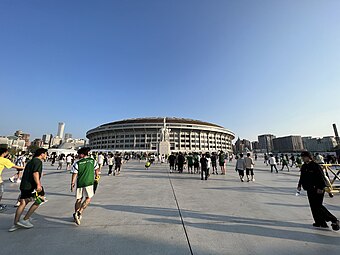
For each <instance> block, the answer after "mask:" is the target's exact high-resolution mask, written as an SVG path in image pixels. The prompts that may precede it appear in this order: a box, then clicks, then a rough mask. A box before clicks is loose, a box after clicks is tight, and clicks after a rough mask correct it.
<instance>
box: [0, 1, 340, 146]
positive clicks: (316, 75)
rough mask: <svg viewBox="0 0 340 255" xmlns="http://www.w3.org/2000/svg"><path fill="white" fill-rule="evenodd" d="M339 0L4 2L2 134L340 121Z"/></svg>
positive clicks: (328, 131) (312, 128)
mask: <svg viewBox="0 0 340 255" xmlns="http://www.w3.org/2000/svg"><path fill="white" fill-rule="evenodd" d="M339 13H340V1H337V0H334V1H313V0H308V1H304V0H300V1H295V0H287V1H283V0H282V1H273V0H269V1H265V0H241V1H236V0H235V1H227V0H178V1H176V0H168V1H165V0H164V1H159V0H135V1H133V0H125V1H123V0H121V1H113V0H112V1H104V0H101V1H87V0H79V1H75V0H73V1H64V0H58V1H52V0H51V1H42V0H40V1H33V0H32V1H13V0H2V1H1V2H0V41H1V47H0V88H1V103H2V105H3V108H2V111H1V121H0V134H1V135H8V134H12V133H13V132H14V131H15V130H17V129H22V130H24V131H26V132H29V133H31V134H32V136H33V138H35V137H40V136H41V135H42V134H43V133H56V131H57V123H58V122H59V121H64V122H66V132H70V133H73V135H74V136H77V137H84V135H85V132H86V131H87V130H89V129H90V128H93V127H96V126H98V125H100V124H103V123H106V122H110V121H113V120H120V119H125V118H133V117H144V116H176V117H187V118H194V119H201V120H205V121H211V122H214V123H217V124H220V125H223V126H225V127H226V128H228V129H230V130H232V131H234V132H235V133H236V134H237V135H238V136H241V137H242V138H248V139H251V140H254V139H256V137H257V135H258V134H261V133H274V134H276V135H278V136H280V135H288V134H301V135H313V136H323V135H332V127H331V124H332V123H334V122H335V123H338V124H339V125H340V117H339V107H340V100H339V94H340V29H339V24H340V15H339Z"/></svg>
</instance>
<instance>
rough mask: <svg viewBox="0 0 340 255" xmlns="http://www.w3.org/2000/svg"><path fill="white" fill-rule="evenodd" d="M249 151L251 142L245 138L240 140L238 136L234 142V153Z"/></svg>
mask: <svg viewBox="0 0 340 255" xmlns="http://www.w3.org/2000/svg"><path fill="white" fill-rule="evenodd" d="M249 151H252V146H251V142H250V141H248V140H246V139H242V140H241V139H240V138H238V139H237V141H236V143H235V147H234V152H235V153H236V154H239V153H247V152H249Z"/></svg>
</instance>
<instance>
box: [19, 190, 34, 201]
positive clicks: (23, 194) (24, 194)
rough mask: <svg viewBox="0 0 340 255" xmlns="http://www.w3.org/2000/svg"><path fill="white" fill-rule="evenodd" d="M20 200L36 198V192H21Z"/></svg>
mask: <svg viewBox="0 0 340 255" xmlns="http://www.w3.org/2000/svg"><path fill="white" fill-rule="evenodd" d="M20 191H21V193H20V199H29V198H33V197H34V193H33V191H34V190H20Z"/></svg>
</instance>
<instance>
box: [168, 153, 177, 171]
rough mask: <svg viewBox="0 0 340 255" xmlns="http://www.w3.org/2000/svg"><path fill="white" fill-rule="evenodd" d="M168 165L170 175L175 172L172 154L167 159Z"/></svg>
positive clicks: (174, 161)
mask: <svg viewBox="0 0 340 255" xmlns="http://www.w3.org/2000/svg"><path fill="white" fill-rule="evenodd" d="M168 161H169V164H170V173H172V171H174V170H175V163H176V156H175V155H174V153H173V152H172V153H171V155H170V156H169V158H168Z"/></svg>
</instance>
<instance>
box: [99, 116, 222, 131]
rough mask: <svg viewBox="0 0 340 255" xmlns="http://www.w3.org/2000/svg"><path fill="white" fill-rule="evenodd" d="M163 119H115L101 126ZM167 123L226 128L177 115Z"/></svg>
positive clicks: (155, 121)
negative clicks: (177, 116)
mask: <svg viewBox="0 0 340 255" xmlns="http://www.w3.org/2000/svg"><path fill="white" fill-rule="evenodd" d="M163 120H164V117H149V118H136V119H126V120H120V121H114V122H110V123H107V124H103V125H101V126H100V127H105V126H109V125H119V124H138V123H163ZM166 123H185V124H193V125H207V126H213V127H219V128H224V127H222V126H219V125H216V124H213V123H209V122H205V121H200V120H192V119H185V118H175V117H166Z"/></svg>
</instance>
